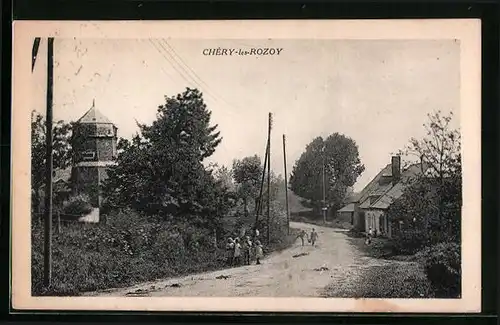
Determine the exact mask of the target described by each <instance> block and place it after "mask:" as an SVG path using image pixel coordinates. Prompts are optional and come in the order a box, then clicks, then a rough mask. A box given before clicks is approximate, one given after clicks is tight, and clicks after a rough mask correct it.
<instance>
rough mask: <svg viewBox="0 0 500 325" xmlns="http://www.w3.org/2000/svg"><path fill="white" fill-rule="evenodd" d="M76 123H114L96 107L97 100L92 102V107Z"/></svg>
mask: <svg viewBox="0 0 500 325" xmlns="http://www.w3.org/2000/svg"><path fill="white" fill-rule="evenodd" d="M76 123H79V124H84V123H90V124H93V123H103V124H113V123H112V122H111V121H110V120H109V119H108V118H107V117H106V116H104V115H103V114H102V113H101V112H99V111H98V110H97V109H96V108H95V101H93V102H92V107H91V108H90V109H89V110H88V111H87V112H86V113H85V114H84V115H83V116H82V117H80V119H79V120H78V121H76Z"/></svg>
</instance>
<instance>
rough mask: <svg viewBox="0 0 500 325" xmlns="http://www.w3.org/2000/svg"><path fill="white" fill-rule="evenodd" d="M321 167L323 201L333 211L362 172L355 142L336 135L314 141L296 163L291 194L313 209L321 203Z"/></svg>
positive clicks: (291, 183) (292, 176)
mask: <svg viewBox="0 0 500 325" xmlns="http://www.w3.org/2000/svg"><path fill="white" fill-rule="evenodd" d="M323 166H324V169H325V188H326V201H327V203H328V204H329V205H330V207H331V208H332V210H334V211H335V210H336V209H338V208H340V206H341V205H342V202H343V200H344V199H345V196H346V191H347V189H348V188H349V187H351V186H353V185H354V183H355V182H356V180H357V178H358V177H359V175H361V173H362V172H363V171H364V169H365V167H364V165H363V164H361V161H360V159H359V152H358V146H357V145H356V142H355V141H354V140H353V139H351V138H349V137H346V136H344V135H342V134H339V133H334V134H332V135H330V136H329V137H328V138H326V139H323V138H321V137H317V138H315V139H314V140H313V141H312V142H311V143H309V144H308V145H307V146H306V150H305V152H304V153H302V155H301V156H300V158H299V159H298V160H297V161H296V163H295V166H294V167H293V170H292V175H291V178H290V187H291V190H292V191H293V192H294V193H295V194H297V195H298V196H300V197H302V198H304V199H307V200H309V201H310V203H311V204H312V205H313V206H314V207H316V208H319V207H320V206H321V202H322V200H323Z"/></svg>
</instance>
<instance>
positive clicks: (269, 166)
mask: <svg viewBox="0 0 500 325" xmlns="http://www.w3.org/2000/svg"><path fill="white" fill-rule="evenodd" d="M272 125H273V114H272V113H269V126H268V134H267V148H268V153H267V159H268V164H267V243H268V244H269V243H270V242H271V128H272Z"/></svg>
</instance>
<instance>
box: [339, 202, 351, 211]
mask: <svg viewBox="0 0 500 325" xmlns="http://www.w3.org/2000/svg"><path fill="white" fill-rule="evenodd" d="M353 211H354V203H349V204H348V205H346V206H344V207H343V208H342V209H340V210H338V211H337V212H353Z"/></svg>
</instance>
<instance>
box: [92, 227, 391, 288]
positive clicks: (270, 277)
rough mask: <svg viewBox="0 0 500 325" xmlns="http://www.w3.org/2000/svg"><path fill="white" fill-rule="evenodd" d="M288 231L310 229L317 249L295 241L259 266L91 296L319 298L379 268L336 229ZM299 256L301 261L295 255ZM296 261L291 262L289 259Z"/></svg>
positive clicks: (142, 285) (209, 273)
mask: <svg viewBox="0 0 500 325" xmlns="http://www.w3.org/2000/svg"><path fill="white" fill-rule="evenodd" d="M291 227H293V228H299V229H305V230H306V231H307V232H308V233H309V232H310V231H311V229H312V228H313V227H314V228H315V229H316V231H317V232H318V234H319V240H318V243H317V246H316V247H312V246H311V245H310V244H309V245H308V244H307V242H306V246H304V247H303V246H302V245H301V243H300V239H299V240H297V242H296V243H295V245H294V246H293V247H291V248H289V249H286V250H284V251H282V252H278V253H275V254H272V255H270V256H268V257H267V258H265V259H264V260H263V261H262V264H261V265H250V266H242V267H236V268H232V269H226V270H220V271H214V272H208V273H202V274H197V275H191V276H185V277H181V278H175V279H168V280H162V281H156V282H150V283H146V284H141V285H137V286H133V287H129V288H124V289H117V290H110V291H107V292H100V293H92V294H88V295H92V296H96V295H97V296H202V297H203V296H204V297H210V296H217V297H238V296H239V297H241V296H252V297H319V296H322V295H323V292H324V289H325V287H327V286H328V285H330V286H331V285H332V284H335V283H338V285H341V286H350V285H353V282H355V281H356V279H357V278H358V276H359V274H360V272H362V270H363V268H365V267H368V266H373V265H374V264H380V263H383V262H382V261H380V260H376V259H373V258H369V257H364V256H362V254H361V253H360V252H359V251H358V250H357V249H356V248H355V247H354V246H352V245H351V244H350V243H349V241H348V238H347V236H346V234H345V233H344V231H343V230H341V229H332V228H325V227H319V226H313V225H310V224H303V223H296V222H292V223H291ZM299 254H303V255H302V256H297V255H299ZM294 256H296V257H294Z"/></svg>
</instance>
